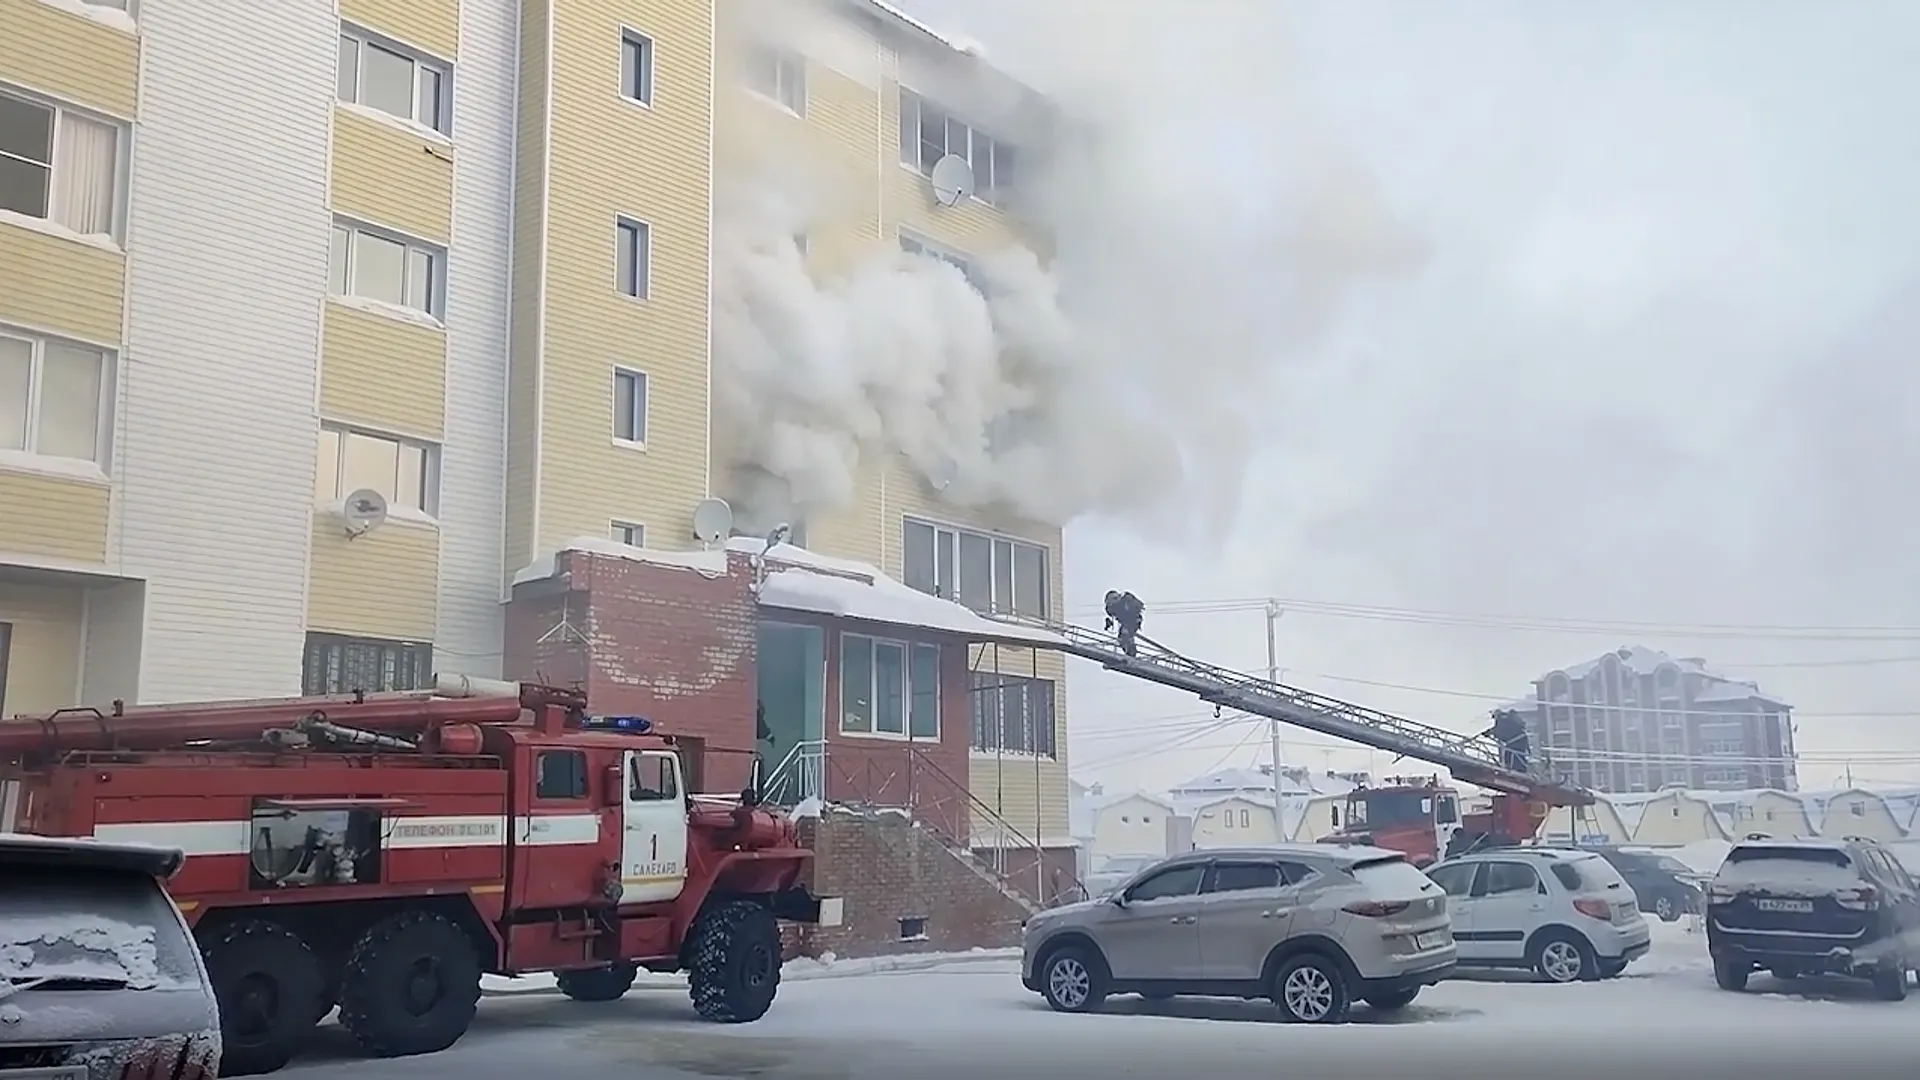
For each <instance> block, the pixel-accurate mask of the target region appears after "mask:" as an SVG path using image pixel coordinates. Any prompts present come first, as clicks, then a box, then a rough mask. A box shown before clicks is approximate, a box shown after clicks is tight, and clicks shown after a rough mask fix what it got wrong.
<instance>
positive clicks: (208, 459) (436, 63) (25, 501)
mask: <svg viewBox="0 0 1920 1080" xmlns="http://www.w3.org/2000/svg"><path fill="white" fill-rule="evenodd" d="M732 10H733V9H732V8H731V7H730V6H729V5H728V4H727V2H726V0H719V2H718V3H716V0H574V2H567V3H560V2H558V0H520V2H519V3H517V4H492V3H482V2H480V0H465V2H462V0H337V2H336V0H281V2H279V3H275V4H272V5H267V6H264V7H263V6H260V5H253V4H244V3H241V2H240V0H0V140H4V141H0V710H3V711H5V712H9V713H11V712H23V711H44V710H47V709H51V708H56V707H60V706H63V705H70V704H74V703H76V702H81V703H86V704H93V705H105V704H107V703H109V702H111V701H113V700H116V699H120V700H127V701H168V700H189V699H196V698H208V697H244V696H258V695H270V694H284V693H292V692H297V691H300V690H302V689H306V690H309V691H313V690H328V689H337V688H339V687H342V686H352V685H369V684H371V685H381V686H392V687H400V686H407V685H410V684H412V683H414V682H416V681H417V680H419V679H421V678H424V677H425V676H426V675H427V674H429V673H430V672H432V671H434V670H441V671H463V672H470V673H476V674H482V675H484V674H488V673H490V672H497V671H499V669H500V666H501V651H502V603H503V600H504V599H505V596H506V593H505V587H506V583H507V581H508V579H509V578H510V577H511V575H512V574H513V573H514V572H515V571H517V570H518V569H519V568H521V567H523V566H525V565H527V564H528V563H529V562H531V561H533V560H534V559H535V558H537V557H539V556H540V555H542V554H544V553H547V552H551V551H552V550H553V549H554V548H556V547H558V546H560V545H562V544H564V543H565V542H567V541H568V540H569V539H570V538H573V537H577V536H582V535H591V536H608V535H609V534H611V535H612V536H613V537H614V538H616V539H619V540H622V541H623V542H626V543H630V544H635V545H646V546H651V547H656V548H685V547H692V546H695V544H696V540H695V538H694V536H693V529H692V520H691V519H692V512H693V508H694V507H695V506H696V505H697V504H698V503H699V502H700V501H701V500H702V499H703V498H706V497H708V496H712V495H720V496H725V495H727V494H728V492H727V491H725V490H724V486H725V485H724V480H723V478H721V477H718V476H716V475H715V467H714V455H713V444H714V431H713V423H714V417H713V402H712V392H711V391H712V371H711V364H712V356H711V352H712V349H711V345H712V335H713V311H712V280H713V239H712V237H713V229H714V198H715V181H716V176H717V175H721V174H723V173H724V171H725V170H727V169H729V168H733V167H736V166H738V167H745V166H746V165H747V164H748V161H747V158H748V157H749V156H750V155H751V153H752V147H754V146H755V145H780V146H784V147H804V148H806V151H805V152H806V153H807V154H809V155H810V156H811V157H813V158H815V159H817V160H819V161H822V162H826V163H829V164H831V165H832V166H833V167H834V168H837V169H839V170H841V175H842V176H843V178H844V184H846V185H852V186H850V187H848V188H847V190H850V191H855V192H857V198H852V199H848V200H846V201H845V203H844V204H843V205H845V206H849V207H851V206H859V207H861V209H859V210H857V211H848V212H843V213H836V214H830V215H823V217H822V218H821V220H818V221H816V222H811V223H809V225H808V228H807V232H806V235H805V239H804V243H805V245H806V249H807V254H808V258H809V261H810V263H811V265H812V267H813V269H814V270H815V271H816V272H817V273H820V274H822V275H826V274H831V273H833V272H835V270H836V269H837V268H841V267H845V266H847V265H851V263H852V262H854V261H856V260H858V259H860V258H861V257H862V256H863V254H864V253H866V252H869V251H872V250H875V249H877V248H879V247H881V246H899V247H902V248H906V249H909V250H917V251H922V252H924V253H926V254H929V255H931V256H933V257H938V258H944V259H947V260H948V261H954V262H961V263H964V262H965V261H966V259H967V258H968V257H969V256H970V255H971V254H974V253H986V252H988V251H990V250H991V249H992V248H993V247H995V246H996V245H1003V244H1007V243H1011V242H1016V241H1022V240H1024V241H1025V242H1028V243H1030V244H1034V245H1038V244H1039V243H1040V241H1039V240H1038V239H1035V238H1032V237H1026V236H1023V227H1022V226H1021V225H1020V224H1019V222H1018V221H1017V220H1016V219H1015V218H1014V217H1013V216H1012V215H1010V214H1009V213H1008V212H1007V211H1006V210H1005V209H1004V208H1003V207H1001V206H997V205H995V197H994V193H995V189H994V188H992V187H986V188H983V196H984V197H980V198H969V199H967V200H965V201H963V202H962V203H961V204H960V205H957V206H951V207H948V206H941V205H938V203H937V202H936V200H934V199H933V198H932V196H931V188H930V184H929V181H928V175H927V174H928V173H929V171H930V169H931V165H932V163H933V161H934V160H937V159H938V158H939V157H940V156H942V155H944V154H946V153H960V154H961V155H962V156H969V157H971V158H972V159H973V160H975V161H976V162H977V165H976V172H977V173H980V174H982V175H983V177H984V179H983V183H987V184H991V177H992V176H993V166H992V162H994V161H995V160H996V157H997V158H998V160H1000V161H1002V162H1003V169H1002V172H1003V173H1005V172H1008V171H1010V170H1011V167H1012V163H1013V162H1014V161H1015V160H1016V158H1017V156H1018V154H1019V150H1017V149H1016V148H1015V146H1014V143H1013V141H1012V140H1009V139H1006V138H1002V139H1000V140H999V141H996V140H995V138H994V137H993V136H991V135H989V134H986V133H985V131H984V130H983V131H981V132H976V131H975V129H974V127H973V126H972V125H971V124H969V123H968V122H967V120H968V119H969V118H970V115H969V113H968V111H967V109H968V105H967V102H965V101H952V102H948V101H946V100H943V95H945V96H947V97H951V96H955V93H956V92H954V91H950V90H949V89H948V88H950V87H961V86H964V85H971V84H972V82H974V81H976V80H977V71H976V70H975V69H978V68H979V66H980V65H978V64H977V62H974V61H971V60H970V59H967V58H964V57H962V56H961V55H960V54H959V53H958V52H957V51H956V50H954V49H952V48H951V47H950V46H948V45H946V44H945V43H944V42H942V41H941V40H940V39H939V38H937V37H936V36H934V35H933V34H931V33H930V32H928V31H926V30H925V29H924V28H920V27H918V26H917V25H915V24H913V23H912V22H910V21H909V20H906V19H905V18H903V17H901V16H898V15H897V14H895V13H893V12H892V11H891V9H888V8H885V7H884V6H882V5H878V4H870V3H867V2H864V0H859V2H855V0H848V2H845V3H835V4H831V5H827V6H824V7H822V8H820V9H818V11H817V12H816V13H815V15H817V17H815V18H813V19H812V20H811V21H810V22H808V23H807V25H806V26H804V27H801V28H799V30H798V32H796V33H783V34H782V35H781V45H780V47H778V48H776V47H774V46H773V44H772V43H771V42H768V43H748V44H749V46H750V47H743V48H740V49H733V48H731V47H729V43H728V42H729V35H730V34H733V33H735V32H736V31H738V30H741V29H744V30H746V31H749V32H750V31H751V26H748V27H745V28H733V29H730V28H729V26H728V19H729V17H730V15H729V12H730V11H732ZM747 21H748V22H751V21H752V20H747ZM962 67H964V68H967V69H968V70H969V72H972V74H970V75H969V77H968V78H967V79H959V78H956V77H954V76H953V75H952V74H951V71H953V70H957V69H958V68H962ZM983 109H984V107H983ZM862 468H863V473H862V477H861V484H860V485H859V498H858V499H857V500H856V502H855V503H854V505H852V506H851V507H848V508H845V509H842V510H838V511H835V512H832V513H826V514H821V515H818V516H817V517H816V519H814V520H809V521H806V522H804V523H799V524H801V525H803V527H804V530H805V537H806V544H807V546H809V547H811V548H813V549H815V550H818V551H821V552H823V553H826V554H832V555H839V556H843V557H852V558H858V559H862V560H865V561H868V562H871V563H873V564H875V565H877V566H879V567H880V568H881V569H883V570H884V571H885V572H886V573H888V574H890V575H892V576H895V577H898V578H901V579H902V580H905V581H907V582H908V583H909V584H913V585H915V587H919V588H922V589H925V590H926V591H930V592H933V591H938V592H939V593H940V594H941V595H945V596H948V597H951V598H954V599H958V600H961V601H962V602H965V603H968V604H969V605H971V606H975V607H979V608H983V609H999V610H1009V611H1017V612H1020V613H1022V614H1026V615H1033V616H1042V617H1044V616H1048V615H1052V614H1054V613H1057V612H1059V611H1060V608H1061V592H1062V584H1061V568H1060V562H1061V558H1060V530H1059V528H1058V526H1057V525H1051V524H1043V523H1035V522H1026V521H1018V520H1013V519H1009V518H1005V517H1001V516H996V515H992V514H987V513H982V512H980V511H977V510H968V509H963V508H960V507H956V506H952V505H949V504H947V503H946V502H944V501H943V500H942V499H941V498H940V496H939V493H938V492H937V491H936V490H935V489H934V488H933V487H932V486H931V485H929V484H928V483H927V482H926V481H925V479H924V478H922V477H920V476H918V475H917V474H915V473H914V472H912V471H911V470H909V469H908V468H907V467H906V466H905V464H904V463H903V462H901V461H894V460H880V459H878V458H875V459H872V460H868V461H866V462H864V463H863V466H862ZM369 488H371V489H373V490H377V491H379V492H380V493H381V494H382V495H383V496H384V497H385V501H386V503H387V506H388V514H387V518H386V521H385V523H384V524H382V525H381V526H380V527H379V528H377V529H373V530H370V531H366V532H362V533H358V534H354V533H353V532H352V531H351V530H350V529H349V528H347V527H346V526H345V524H344V522H343V518H342V515H341V513H340V509H341V501H342V499H344V498H345V496H346V495H348V494H349V493H351V492H354V491H359V490H363V489H369ZM974 659H975V667H976V671H977V672H978V674H976V676H975V677H976V679H977V680H978V682H979V685H980V690H979V692H977V693H976V694H975V695H974V698H975V702H974V714H975V715H974V718H973V745H974V749H975V754H974V758H973V763H972V777H971V779H972V782H973V784H974V787H975V790H976V791H977V792H979V793H981V796H982V798H984V799H988V800H990V801H991V802H992V803H993V804H994V805H996V806H998V807H999V808H1000V809H1001V811H1003V812H1004V814H1005V816H1006V818H1007V819H1009V820H1016V821H1022V822H1028V821H1031V822H1035V823H1036V824H1035V826H1034V829H1035V830H1037V831H1040V832H1042V833H1044V834H1046V835H1044V836H1041V837H1034V838H1033V839H1037V840H1041V841H1042V842H1051V841H1052V840H1055V839H1058V840H1060V842H1061V843H1062V845H1065V844H1068V843H1070V841H1069V840H1068V839H1067V832H1068V829H1067V822H1066V817H1067V810H1066V802H1067V800H1066V786H1067V782H1066V768H1065V761H1064V754H1063V751H1064V745H1065V739H1064V735H1063V732H1064V701H1065V695H1064V692H1063V683H1064V668H1063V666H1062V661H1061V659H1060V658H1059V657H1058V656H1055V655H1050V654H1045V653H1042V654H1040V655H1038V656H1034V655H1030V654H1029V655H1022V656H1013V655H1010V654H1009V652H1008V650H1004V649H1002V650H1000V655H998V656H995V655H993V654H992V652H991V651H990V650H989V651H985V652H982V653H981V654H980V655H978V656H976V657H975V658H974ZM996 665H997V666H996ZM1001 673H1004V674H1001ZM824 711H825V710H824V709H823V713H824ZM830 719H832V718H829V717H826V716H824V715H823V717H822V723H823V724H824V723H826V722H829V720H830ZM833 722H836V723H842V724H844V723H845V718H844V717H840V718H838V719H837V720H834V721H833ZM855 734H858V733H855ZM866 734H867V735H868V736H869V737H873V738H886V737H890V736H891V735H892V733H890V732H884V731H874V732H869V733H866ZM995 816H997V815H995ZM982 827H984V826H982Z"/></svg>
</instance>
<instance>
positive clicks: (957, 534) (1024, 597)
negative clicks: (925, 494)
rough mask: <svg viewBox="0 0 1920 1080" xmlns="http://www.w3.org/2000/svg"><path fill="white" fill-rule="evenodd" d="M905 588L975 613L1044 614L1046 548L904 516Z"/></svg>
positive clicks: (1046, 580)
mask: <svg viewBox="0 0 1920 1080" xmlns="http://www.w3.org/2000/svg"><path fill="white" fill-rule="evenodd" d="M903 530H904V535H903V536H902V538H901V539H902V543H903V544H904V547H905V551H904V556H905V563H906V581H907V586H908V587H909V588H914V589H918V590H920V591H921V592H923V593H931V594H932V595H934V596H940V597H945V598H946V599H948V600H957V601H959V602H960V603H962V604H965V605H966V606H968V607H970V608H972V609H974V610H975V611H997V612H1003V613H1007V614H1014V615H1025V616H1027V617H1029V618H1034V619H1044V618H1046V617H1047V606H1048V605H1047V597H1048V591H1049V590H1048V583H1049V582H1050V581H1051V578H1050V576H1049V574H1048V572H1047V549H1046V548H1045V547H1043V546H1041V545H1039V544H1033V543H1028V542H1027V541H1025V540H1015V539H1013V538H1012V537H1007V536H993V535H990V534H988V533H983V532H976V531H974V530H972V529H960V528H955V527H953V526H951V525H935V524H932V523H931V522H926V521H915V520H913V519H912V518H908V519H906V521H905V523H904V525H903Z"/></svg>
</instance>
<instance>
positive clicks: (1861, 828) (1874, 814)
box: [1820, 788, 1907, 844]
mask: <svg viewBox="0 0 1920 1080" xmlns="http://www.w3.org/2000/svg"><path fill="white" fill-rule="evenodd" d="M1820 835H1822V836H1827V837H1835V838H1837V837H1843V836H1864V837H1866V838H1867V839H1869V840H1878V841H1880V842H1881V843H1889V844H1890V843H1892V842H1894V841H1895V840H1904V839H1906V838H1907V826H1906V823H1905V822H1903V821H1901V820H1899V818H1898V816H1896V815H1895V813H1894V811H1893V807H1891V806H1889V805H1888V804H1887V800H1886V799H1885V798H1883V797H1882V796H1881V795H1880V794H1879V793H1878V792H1873V791H1867V790H1865V789H1862V788H1848V789H1847V790H1845V791H1837V792H1835V793H1834V794H1833V796H1832V797H1831V798H1829V799H1828V800H1827V812H1826V814H1825V815H1824V816H1823V817H1822V819H1821V821H1820Z"/></svg>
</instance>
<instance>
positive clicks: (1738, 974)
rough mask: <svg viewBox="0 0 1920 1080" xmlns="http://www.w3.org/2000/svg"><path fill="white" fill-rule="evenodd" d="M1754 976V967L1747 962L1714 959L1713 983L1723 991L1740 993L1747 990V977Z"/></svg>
mask: <svg viewBox="0 0 1920 1080" xmlns="http://www.w3.org/2000/svg"><path fill="white" fill-rule="evenodd" d="M1751 974H1753V966H1752V965H1751V964H1748V963H1747V962H1746V961H1745V960H1724V959H1721V958H1720V957H1714V960H1713V981H1714V983H1715V985H1717V986H1719V987H1720V989H1722V990H1731V991H1733V992H1734V993H1736V994H1737V993H1739V992H1740V991H1742V990H1745V989H1746V988H1747V976H1749V975H1751Z"/></svg>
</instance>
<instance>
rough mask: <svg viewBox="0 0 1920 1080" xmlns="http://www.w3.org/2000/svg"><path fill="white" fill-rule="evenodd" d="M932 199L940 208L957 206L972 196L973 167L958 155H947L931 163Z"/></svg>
mask: <svg viewBox="0 0 1920 1080" xmlns="http://www.w3.org/2000/svg"><path fill="white" fill-rule="evenodd" d="M930 179H932V180H933V197H934V199H935V200H936V201H937V202H939V204H940V205H941V206H957V205H959V203H960V200H962V199H964V198H966V197H967V196H969V195H971V194H973V166H972V165H970V164H968V163H967V159H966V158H963V157H961V156H960V155H958V154H948V155H947V156H946V157H943V158H941V159H940V160H939V161H936V162H934V163H933V172H932V174H931V176H930Z"/></svg>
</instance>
